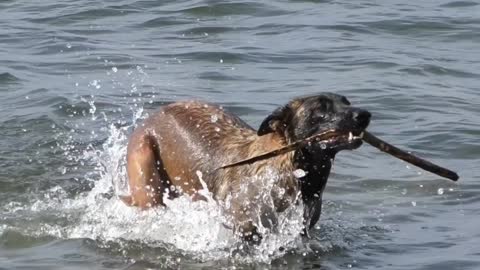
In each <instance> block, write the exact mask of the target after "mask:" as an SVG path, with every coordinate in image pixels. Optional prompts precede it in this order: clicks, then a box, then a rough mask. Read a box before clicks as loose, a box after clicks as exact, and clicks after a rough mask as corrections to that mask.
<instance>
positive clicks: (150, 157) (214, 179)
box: [122, 93, 370, 242]
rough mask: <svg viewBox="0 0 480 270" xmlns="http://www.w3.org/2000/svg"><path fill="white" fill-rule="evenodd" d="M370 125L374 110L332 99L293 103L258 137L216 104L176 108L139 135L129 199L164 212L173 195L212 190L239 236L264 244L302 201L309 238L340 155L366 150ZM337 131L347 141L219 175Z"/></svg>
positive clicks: (131, 146)
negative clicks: (281, 216)
mask: <svg viewBox="0 0 480 270" xmlns="http://www.w3.org/2000/svg"><path fill="white" fill-rule="evenodd" d="M369 122H370V113H369V112H368V111H366V110H362V109H358V108H355V107H352V106H350V102H349V101H348V100H347V99H346V98H345V97H343V96H340V95H336V94H332V93H325V94H320V95H315V96H307V97H300V98H296V99H294V100H292V101H290V102H289V103H288V104H286V105H285V106H282V107H280V108H278V109H276V110H275V111H274V112H273V113H272V114H270V115H269V116H267V118H266V119H265V120H264V121H263V122H262V124H261V125H260V128H259V129H258V131H255V130H254V129H253V128H252V127H250V126H249V125H247V124H246V123H245V122H243V121H242V120H241V119H240V118H238V117H237V116H235V115H232V114H229V113H227V112H225V111H224V110H223V109H222V108H221V107H218V106H215V105H212V104H206V103H202V102H197V101H189V102H178V103H174V104H170V105H168V106H165V107H163V108H161V109H160V110H159V111H158V112H155V113H154V114H152V115H150V116H149V117H147V118H146V119H145V121H144V122H143V123H142V124H141V125H139V127H138V128H137V129H136V130H135V131H134V132H133V134H132V136H131V138H130V141H129V143H128V154H127V166H128V167H127V171H128V178H129V186H130V191H131V195H130V196H125V197H122V200H123V201H124V202H126V203H127V204H128V205H134V206H138V207H141V208H149V207H153V206H155V205H162V204H163V202H162V200H163V196H164V195H165V194H166V193H169V195H170V196H178V195H179V194H182V193H183V194H185V193H186V194H188V195H191V196H193V197H194V198H201V195H199V194H198V193H197V191H199V190H201V189H203V188H204V187H203V185H204V184H206V186H207V187H208V190H209V191H210V192H211V193H212V195H213V197H214V199H215V200H217V201H220V202H223V203H224V204H225V205H226V208H227V209H226V210H227V212H228V213H229V214H230V215H231V217H232V222H233V224H234V228H235V231H236V232H237V233H238V234H240V235H241V236H242V237H243V238H244V239H246V240H250V241H254V242H255V241H259V239H261V236H260V235H259V234H258V232H257V226H258V225H259V224H262V225H263V226H265V227H269V228H272V227H274V226H275V224H276V219H275V216H276V212H282V211H284V210H285V209H286V208H287V207H289V206H291V205H292V204H295V202H296V199H297V195H298V194H299V195H300V197H301V199H302V200H303V203H304V224H305V228H306V230H305V232H306V231H307V230H308V229H309V228H311V227H312V226H313V225H314V224H315V223H316V222H317V221H318V219H319V217H320V212H321V207H322V193H323V190H324V188H325V185H326V183H327V178H328V176H329V173H330V169H331V166H332V161H333V159H334V158H335V155H336V154H337V153H338V152H339V151H340V150H344V149H356V148H358V147H360V145H361V144H362V139H361V138H360V137H358V136H359V135H360V134H361V132H362V131H363V130H364V129H365V128H366V127H367V126H368V124H369ZM331 129H334V130H336V131H338V132H339V133H340V134H343V135H341V136H338V137H335V138H334V139H330V140H327V141H322V142H315V143H310V144H308V145H306V146H305V147H303V148H300V149H297V150H295V151H292V152H289V153H285V154H281V155H278V156H276V157H272V158H270V159H266V160H261V161H257V162H254V163H252V164H246V165H242V166H233V167H228V168H224V169H219V167H221V166H222V165H224V164H229V163H233V162H236V161H238V160H242V159H246V158H249V157H253V156H256V155H259V154H262V153H265V152H269V151H272V150H275V149H278V148H280V147H282V146H285V145H287V144H289V143H292V142H294V141H298V140H301V139H305V138H307V137H309V136H312V135H315V134H318V133H321V132H323V131H326V130H331ZM294 172H295V173H294ZM298 172H300V173H298Z"/></svg>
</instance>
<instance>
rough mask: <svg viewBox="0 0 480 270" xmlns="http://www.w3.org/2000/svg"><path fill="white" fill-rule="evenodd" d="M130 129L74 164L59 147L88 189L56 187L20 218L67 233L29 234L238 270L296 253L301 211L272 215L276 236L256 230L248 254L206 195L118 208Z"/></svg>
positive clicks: (117, 130) (115, 131)
mask: <svg viewBox="0 0 480 270" xmlns="http://www.w3.org/2000/svg"><path fill="white" fill-rule="evenodd" d="M89 104H91V105H92V104H93V102H91V103H90V102H89ZM142 117H143V110H142V109H138V110H137V111H136V112H135V113H134V117H133V120H134V121H133V123H135V122H136V121H138V120H139V119H141V118H142ZM92 119H93V120H95V119H96V118H92ZM134 125H135V124H132V125H130V126H123V127H116V126H115V125H113V124H110V126H109V127H108V138H107V139H106V140H105V142H104V143H103V145H101V146H97V147H94V146H93V145H88V146H87V147H86V149H85V150H83V152H82V153H81V154H80V155H78V154H77V156H74V155H75V154H74V153H73V152H72V151H71V148H72V147H70V146H69V144H73V141H71V140H69V141H68V142H67V146H65V147H64V149H65V150H66V152H67V154H68V155H69V156H70V160H71V161H72V162H73V163H79V164H80V163H81V164H87V165H89V166H90V167H91V168H93V169H92V170H91V171H89V172H87V173H85V175H84V176H83V178H84V180H86V182H87V183H88V185H89V186H90V187H91V189H90V190H88V191H85V192H81V193H79V194H78V195H76V196H74V197H72V196H71V195H70V196H69V195H68V194H67V192H66V191H65V190H63V188H62V187H60V186H55V187H53V188H51V189H50V190H49V191H48V192H47V194H46V195H45V196H44V198H42V199H40V200H37V201H36V202H34V203H33V204H32V205H31V206H30V207H29V209H28V210H29V211H31V212H35V213H37V215H38V216H40V215H45V213H49V212H50V213H59V212H60V214H59V215H60V216H62V217H66V218H67V219H68V220H69V222H68V225H66V226H65V225H63V226H62V224H61V222H59V223H60V224H52V223H44V224H42V225H41V227H42V229H41V230H35V229H34V228H32V229H31V230H30V232H29V233H34V231H36V232H35V234H36V235H37V236H41V235H45V234H47V235H53V236H55V237H59V238H66V239H71V238H87V239H94V240H97V241H100V242H103V243H106V242H113V243H119V244H121V243H125V242H126V243H127V244H128V243H130V242H132V241H133V242H135V243H138V242H139V243H141V244H142V245H146V246H147V247H150V248H164V247H169V248H171V249H173V252H174V253H179V252H180V253H181V254H186V255H188V257H191V258H194V259H198V260H201V261H205V260H224V259H226V258H228V260H234V261H240V262H245V263H250V262H265V263H270V262H271V261H272V260H273V259H275V258H278V257H279V256H282V255H283V254H285V252H287V251H288V250H289V249H292V248H295V247H296V245H297V244H298V242H299V238H300V236H299V233H300V231H301V229H302V211H303V208H302V206H298V207H291V208H289V209H288V210H287V211H285V212H284V213H281V214H279V215H278V220H279V222H278V228H277V230H276V231H275V232H274V233H273V232H270V230H267V229H264V228H260V231H261V232H263V233H264V235H263V240H262V242H261V244H260V245H258V246H253V247H251V246H245V245H244V244H243V243H242V242H241V240H240V239H239V238H238V237H236V236H235V235H234V233H233V230H232V229H231V228H229V226H227V225H226V224H228V223H229V220H228V218H227V217H226V215H225V213H224V208H223V207H222V206H221V205H219V203H218V202H216V201H215V200H213V198H212V194H211V193H210V192H208V190H203V191H202V195H203V196H206V197H207V199H208V200H207V201H206V202H205V201H197V202H192V200H191V199H190V198H189V197H187V196H182V197H180V198H177V199H173V200H168V199H167V200H165V204H166V207H157V208H153V209H150V210H146V211H142V210H139V209H138V208H135V207H129V206H127V205H125V204H124V203H123V202H122V201H121V200H120V199H118V196H119V195H122V194H128V193H129V191H128V184H127V177H126V175H127V174H126V151H127V141H128V133H129V131H130V130H131V129H132V128H133V127H134ZM72 156H73V157H72ZM199 175H200V176H201V172H199ZM258 177H265V176H258ZM266 177H268V176H266ZM263 180H264V181H265V182H266V183H270V184H272V182H273V180H268V179H266V180H265V179H263ZM204 188H205V189H206V186H205V187H204ZM12 207H14V206H12ZM72 221H73V222H72ZM124 245H125V244H124Z"/></svg>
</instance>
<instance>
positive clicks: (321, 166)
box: [293, 149, 333, 200]
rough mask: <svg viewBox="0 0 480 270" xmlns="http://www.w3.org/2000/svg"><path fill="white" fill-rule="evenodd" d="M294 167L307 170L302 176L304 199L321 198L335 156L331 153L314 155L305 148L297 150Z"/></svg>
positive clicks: (301, 184) (301, 185) (301, 183)
mask: <svg viewBox="0 0 480 270" xmlns="http://www.w3.org/2000/svg"><path fill="white" fill-rule="evenodd" d="M293 159H294V161H293V163H294V168H295V169H301V170H303V171H305V176H304V177H301V178H300V187H301V191H302V197H303V199H304V200H308V199H311V198H321V195H322V192H323V190H324V189H325V185H326V184H327V179H328V176H329V175H330V170H331V168H332V161H333V158H332V157H331V156H330V155H314V154H312V153H310V152H309V151H307V150H305V149H299V150H297V151H295V154H294V157H293Z"/></svg>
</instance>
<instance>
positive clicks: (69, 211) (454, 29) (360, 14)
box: [0, 0, 480, 270]
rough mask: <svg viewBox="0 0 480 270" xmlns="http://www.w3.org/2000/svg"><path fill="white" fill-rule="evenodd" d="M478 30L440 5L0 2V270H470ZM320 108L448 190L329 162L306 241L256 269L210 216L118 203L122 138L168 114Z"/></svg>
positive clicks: (288, 242) (382, 165)
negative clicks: (304, 103) (401, 154)
mask: <svg viewBox="0 0 480 270" xmlns="http://www.w3.org/2000/svg"><path fill="white" fill-rule="evenodd" d="M479 14H480V3H479V2H477V1H445V0H442V1H421V2H418V3H414V2H411V3H410V2H405V1H393V0H392V1H391V0H388V1H379V2H378V1H377V2H372V1H353V2H352V1H344V0H339V1H328V0H327V1H313V0H312V1H293V0H291V1H286V0H282V1H270V0H268V1H258V2H242V1H205V0H203V1H201V0H199V1H134V0H131V1H126V0H125V1H87V0H79V1H14V0H11V1H0V45H1V46H0V96H1V98H0V269H86V268H91V269H117V268H120V269H152V268H153V269H171V268H179V269H215V268H224V269H230V268H232V269H233V268H236V269H257V268H258V269H264V268H266V269H269V268H272V269H349V268H353V269H373V268H379V269H425V270H426V269H436V270H437V269H478V268H479V267H480V247H479V245H478V243H479V241H480V233H479V230H478V228H479V226H480V221H479V219H478V216H479V214H480V211H479V209H480V184H479V182H478V180H479V178H480V169H479V160H480V158H479V153H480V140H479V137H480V106H479V105H480V87H479V82H480V73H479V72H480V54H479V53H478V52H479V50H478V48H480V35H479V33H480V17H479ZM322 91H330V92H336V93H340V94H343V95H345V96H347V97H348V98H349V99H350V101H352V103H353V104H355V105H356V106H359V107H363V108H366V109H368V110H369V111H370V112H372V114H373V120H372V124H371V126H370V128H369V130H370V131H372V132H373V133H375V134H377V135H379V136H381V137H382V138H385V139H386V140H387V141H390V142H392V143H394V144H396V145H398V146H401V147H402V148H405V149H407V150H409V151H412V152H414V153H416V154H418V155H420V156H422V157H425V158H427V159H430V160H433V161H435V162H437V163H439V164H441V165H444V166H447V167H449V168H452V169H455V170H457V171H458V172H459V174H460V177H461V179H460V181H459V182H458V183H453V182H449V181H447V180H443V179H440V178H439V177H436V176H434V175H431V174H429V173H426V172H423V171H420V170H419V169H416V168H412V167H410V166H407V164H406V163H403V162H400V161H398V160H395V159H393V158H391V157H389V156H386V155H384V154H381V153H379V152H378V150H375V149H373V148H372V147H369V146H363V147H362V148H360V149H359V150H356V151H354V152H345V153H341V154H340V155H339V156H338V157H337V160H336V162H335V165H334V170H333V175H332V176H331V177H330V180H329V184H328V187H327V190H326V193H325V195H324V199H325V200H326V201H325V207H324V213H323V215H322V217H321V220H320V222H319V223H318V226H317V227H316V228H315V229H314V230H313V232H312V236H313V237H312V239H310V240H308V241H302V240H301V239H299V238H298V237H296V234H295V233H294V232H291V233H290V234H288V233H285V234H283V235H273V236H271V237H270V238H269V239H267V240H266V241H265V243H264V244H263V245H262V246H261V247H259V248H257V249H256V250H253V251H250V252H242V251H240V250H239V243H238V241H236V239H235V238H233V237H232V236H231V235H230V232H229V231H228V230H227V229H225V228H223V226H222V220H223V216H222V214H221V211H220V209H218V207H217V206H216V205H215V203H213V202H211V203H209V204H202V203H199V204H191V203H189V202H188V200H186V199H180V200H177V201H172V202H170V204H169V207H168V208H167V209H155V210H152V211H147V212H139V211H137V210H135V209H130V208H127V207H125V206H124V205H122V204H121V203H120V202H119V200H118V199H117V198H116V196H115V194H118V193H121V192H123V191H125V188H126V187H125V169H124V158H125V147H126V140H127V137H128V134H129V133H130V132H131V130H132V127H133V125H134V123H135V122H136V121H137V120H139V119H141V117H142V115H145V113H147V112H149V111H152V110H154V109H156V108H158V107H159V106H161V105H162V104H165V103H168V102H171V101H175V100H181V99H191V98H199V99H203V100H207V101H210V102H216V103H219V104H222V105H223V106H224V107H225V108H227V109H228V110H230V111H232V112H234V113H236V114H238V115H240V116H241V117H242V118H243V119H245V120H246V121H247V122H248V123H250V124H251V125H253V126H258V124H259V123H260V122H261V120H262V119H263V118H264V117H265V116H266V115H267V114H268V113H269V112H270V111H272V110H273V109H275V108H276V107H277V106H279V105H281V104H284V103H285V102H287V101H288V100H289V99H290V98H292V97H294V96H296V95H305V94H313V93H318V92H322ZM290 214H291V218H290V219H289V220H290V221H291V223H287V224H286V225H285V226H286V231H289V230H290V231H294V230H295V228H296V227H295V224H294V221H295V217H296V215H295V214H296V213H295V211H293V212H292V213H290ZM280 246H282V247H287V248H286V250H285V251H279V247H280Z"/></svg>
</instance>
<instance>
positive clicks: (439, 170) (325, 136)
mask: <svg viewBox="0 0 480 270" xmlns="http://www.w3.org/2000/svg"><path fill="white" fill-rule="evenodd" d="M339 136H345V133H344V132H339V131H336V130H327V131H325V132H322V133H319V134H316V135H313V136H311V137H308V138H306V139H303V140H300V141H296V142H294V143H291V144H289V145H286V146H284V147H281V148H279V149H276V150H273V151H270V152H267V153H264V154H261V155H258V156H254V157H250V158H247V159H244V160H240V161H237V162H234V163H230V164H226V165H223V166H221V167H220V168H218V169H225V168H229V167H235V166H240V165H245V164H251V163H254V162H256V161H259V160H264V159H268V158H271V157H274V156H278V155H281V154H284V153H287V152H290V151H293V150H296V149H298V148H300V147H303V146H305V145H307V144H309V143H312V142H321V141H326V140H332V139H335V138H338V137H339ZM354 139H362V140H363V141H365V142H367V143H368V144H370V145H371V146H373V147H375V148H377V149H379V150H380V151H383V152H385V153H388V154H390V155H392V156H394V157H396V158H398V159H401V160H403V161H406V162H408V163H410V164H412V165H415V166H417V167H419V168H422V169H424V170H426V171H429V172H431V173H434V174H436V175H438V176H441V177H445V178H447V179H450V180H453V181H457V180H458V178H459V177H458V174H457V173H455V172H453V171H451V170H449V169H446V168H443V167H440V166H438V165H436V164H433V163H431V162H430V161H427V160H425V159H422V158H419V157H417V156H414V155H412V154H410V153H408V152H406V151H403V150H401V149H399V148H397V147H395V146H393V145H391V144H389V143H387V142H385V141H383V140H381V139H380V138H378V137H376V136H374V135H373V134H371V133H370V132H367V131H363V132H361V133H360V134H359V135H358V136H354V135H353V134H352V132H349V133H348V141H349V142H351V141H353V140H354Z"/></svg>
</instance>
